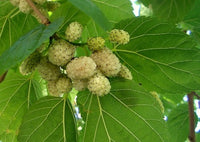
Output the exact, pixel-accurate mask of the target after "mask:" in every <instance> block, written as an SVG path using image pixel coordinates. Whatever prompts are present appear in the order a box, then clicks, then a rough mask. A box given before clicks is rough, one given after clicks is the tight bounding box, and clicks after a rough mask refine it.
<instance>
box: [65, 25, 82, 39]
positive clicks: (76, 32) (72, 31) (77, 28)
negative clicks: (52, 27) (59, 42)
mask: <svg viewBox="0 0 200 142" xmlns="http://www.w3.org/2000/svg"><path fill="white" fill-rule="evenodd" d="M82 31H83V26H82V25H81V24H80V23H78V22H72V23H70V24H69V26H68V27H67V29H66V31H65V35H66V39H67V40H69V41H70V42H72V41H75V40H77V39H78V38H80V37H81V34H82Z"/></svg>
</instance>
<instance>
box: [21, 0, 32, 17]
mask: <svg viewBox="0 0 200 142" xmlns="http://www.w3.org/2000/svg"><path fill="white" fill-rule="evenodd" d="M19 10H20V11H21V12H23V13H25V14H28V13H30V12H31V11H32V9H31V7H30V6H29V4H28V3H27V2H26V0H20V2H19Z"/></svg>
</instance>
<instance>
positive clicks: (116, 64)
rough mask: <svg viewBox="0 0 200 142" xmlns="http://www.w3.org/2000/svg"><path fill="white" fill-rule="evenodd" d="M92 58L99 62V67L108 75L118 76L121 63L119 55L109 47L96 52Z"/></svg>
mask: <svg viewBox="0 0 200 142" xmlns="http://www.w3.org/2000/svg"><path fill="white" fill-rule="evenodd" d="M91 58H92V59H93V60H94V61H95V63H96V64H97V68H98V69H99V70H100V71H101V72H102V73H103V74H104V75H105V76H108V77H113V76H117V74H118V73H119V71H120V68H121V63H120V61H119V59H118V58H117V56H116V55H115V54H113V53H112V51H110V50H109V49H107V48H105V49H103V50H99V51H96V52H94V53H93V54H92V55H91Z"/></svg>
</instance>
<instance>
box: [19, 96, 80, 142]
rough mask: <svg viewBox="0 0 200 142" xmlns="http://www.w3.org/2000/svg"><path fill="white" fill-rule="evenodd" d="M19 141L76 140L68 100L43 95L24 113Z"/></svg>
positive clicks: (74, 141)
mask: <svg viewBox="0 0 200 142" xmlns="http://www.w3.org/2000/svg"><path fill="white" fill-rule="evenodd" d="M18 140H19V142H25V141H26V142H36V141H38V142H41V141H43V142H60V141H64V142H68V141H69V142H76V141H77V132H76V124H75V118H74V114H73V109H72V107H71V104H70V101H69V100H67V101H65V100H64V99H62V98H57V97H44V98H42V99H40V100H39V101H37V102H36V103H35V104H34V105H33V106H32V107H31V108H30V110H29V111H28V112H27V113H26V114H25V116H24V119H23V122H22V125H21V126H20V130H19V136H18Z"/></svg>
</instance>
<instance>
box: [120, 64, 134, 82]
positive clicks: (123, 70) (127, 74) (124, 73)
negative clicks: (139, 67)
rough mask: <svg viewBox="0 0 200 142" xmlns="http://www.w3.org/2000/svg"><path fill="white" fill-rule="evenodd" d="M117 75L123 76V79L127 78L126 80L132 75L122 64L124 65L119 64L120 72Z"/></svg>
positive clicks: (130, 78)
mask: <svg viewBox="0 0 200 142" xmlns="http://www.w3.org/2000/svg"><path fill="white" fill-rule="evenodd" d="M119 76H120V77H122V78H125V79H128V80H132V79H133V77H132V73H131V72H130V70H129V69H128V68H127V67H126V66H124V65H121V69H120V72H119Z"/></svg>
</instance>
